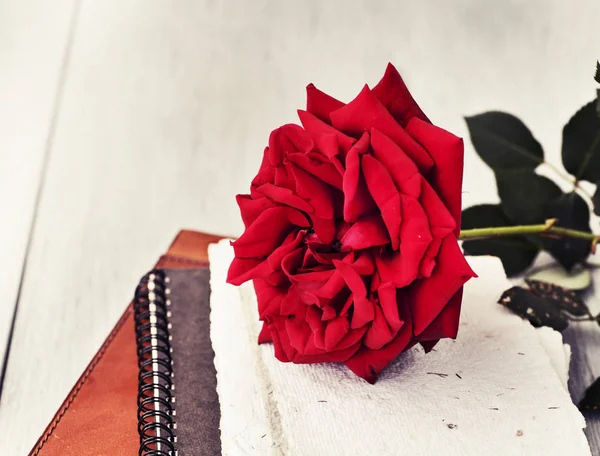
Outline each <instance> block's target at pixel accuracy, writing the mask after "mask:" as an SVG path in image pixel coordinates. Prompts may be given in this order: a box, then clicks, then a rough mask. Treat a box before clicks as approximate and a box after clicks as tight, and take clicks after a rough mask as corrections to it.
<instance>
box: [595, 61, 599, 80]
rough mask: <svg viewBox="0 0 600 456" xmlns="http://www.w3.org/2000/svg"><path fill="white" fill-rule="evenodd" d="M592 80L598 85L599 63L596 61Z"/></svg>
mask: <svg viewBox="0 0 600 456" xmlns="http://www.w3.org/2000/svg"><path fill="white" fill-rule="evenodd" d="M594 80H595V81H596V82H597V83H598V84H600V62H598V61H596V73H594Z"/></svg>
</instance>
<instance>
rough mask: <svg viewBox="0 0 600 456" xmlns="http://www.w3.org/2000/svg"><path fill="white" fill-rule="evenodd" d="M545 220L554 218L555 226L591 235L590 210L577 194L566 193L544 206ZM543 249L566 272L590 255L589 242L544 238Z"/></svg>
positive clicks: (590, 244)
mask: <svg viewBox="0 0 600 456" xmlns="http://www.w3.org/2000/svg"><path fill="white" fill-rule="evenodd" d="M545 218H547V219H550V218H556V219H558V222H557V223H556V226H561V227H563V228H571V229H574V230H578V231H586V232H588V233H591V229H590V210H589V208H588V205H587V203H586V202H585V201H584V199H583V198H582V197H581V196H579V195H578V194H577V193H575V192H572V193H567V194H565V195H562V196H560V197H559V198H557V199H556V200H554V201H552V202H550V203H549V204H547V205H546V211H545ZM543 245H544V248H545V249H547V250H548V251H549V252H550V253H551V254H552V256H553V257H554V258H556V259H557V260H558V262H559V263H560V264H561V265H562V266H563V267H564V268H565V269H567V270H570V269H571V268H573V266H575V265H576V264H577V263H579V262H580V261H582V260H584V259H586V258H587V257H588V255H589V254H590V251H591V247H592V243H591V241H586V240H580V239H573V238H566V237H565V238H560V239H551V238H544V240H543Z"/></svg>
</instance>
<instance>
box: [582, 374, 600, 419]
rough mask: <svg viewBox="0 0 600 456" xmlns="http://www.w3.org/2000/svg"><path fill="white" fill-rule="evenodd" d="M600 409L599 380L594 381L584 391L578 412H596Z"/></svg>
mask: <svg viewBox="0 0 600 456" xmlns="http://www.w3.org/2000/svg"><path fill="white" fill-rule="evenodd" d="M598 407H600V378H597V379H596V380H594V383H592V384H591V385H590V386H589V387H588V389H587V390H586V391H585V394H584V396H583V399H582V400H581V402H580V403H579V410H581V411H582V412H592V411H597V410H598Z"/></svg>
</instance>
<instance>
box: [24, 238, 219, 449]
mask: <svg viewBox="0 0 600 456" xmlns="http://www.w3.org/2000/svg"><path fill="white" fill-rule="evenodd" d="M218 239H220V237H219V236H214V235H210V234H205V233H199V232H194V231H188V230H183V231H181V232H180V233H179V234H178V235H177V237H176V238H175V240H174V241H173V243H172V244H171V246H170V247H169V249H168V251H167V253H166V254H164V255H162V256H161V257H160V259H159V261H158V262H157V264H156V267H157V268H163V269H168V270H170V271H174V270H177V269H184V270H203V271H204V273H203V274H204V275H205V276H206V274H208V270H207V268H208V261H207V260H208V256H207V247H208V245H209V244H210V243H211V242H216V241H217V240H218ZM134 288H135V284H132V291H133V289H134ZM174 315H175V314H174ZM179 315H180V314H179ZM134 320H135V319H134V308H133V305H132V303H130V304H129V305H128V306H127V307H126V309H125V312H124V313H123V315H122V317H121V318H120V319H119V321H118V322H117V324H116V325H115V327H114V329H113V330H112V331H111V333H110V334H109V335H108V337H107V338H106V340H105V342H104V343H103V344H102V346H101V347H100V349H99V350H98V352H97V353H96V355H95V356H94V358H93V359H92V360H91V362H90V363H89V365H88V366H87V368H86V369H85V371H84V372H83V374H82V375H81V377H80V378H79V380H78V381H77V382H76V384H75V385H74V387H73V388H72V390H71V392H70V393H69V394H68V396H67V397H66V398H65V400H64V402H63V404H62V405H61V406H60V408H59V409H58V411H57V412H56V414H55V415H54V417H53V419H52V420H51V421H50V423H49V424H48V426H47V427H46V429H45V431H44V432H43V433H42V435H41V436H40V437H39V439H38V440H37V442H36V444H35V445H34V447H33V448H32V450H31V452H30V453H29V454H30V456H85V455H94V456H97V455H111V456H113V455H117V456H118V455H134V454H138V452H139V451H140V435H139V432H138V403H137V397H138V393H139V391H138V389H139V383H138V378H139V374H140V366H139V364H138V353H137V350H136V347H137V341H136V339H137V337H136V330H135V321H134ZM174 340H176V339H174ZM180 425H181V424H180Z"/></svg>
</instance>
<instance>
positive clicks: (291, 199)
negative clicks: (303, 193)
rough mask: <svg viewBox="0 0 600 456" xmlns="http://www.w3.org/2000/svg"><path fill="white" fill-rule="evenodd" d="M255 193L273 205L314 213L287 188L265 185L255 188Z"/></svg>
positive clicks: (309, 206)
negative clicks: (273, 203) (272, 202)
mask: <svg viewBox="0 0 600 456" xmlns="http://www.w3.org/2000/svg"><path fill="white" fill-rule="evenodd" d="M256 191H257V192H258V193H261V194H262V195H264V196H266V197H267V198H269V199H270V200H271V201H274V202H275V203H279V204H282V205H286V206H290V207H293V208H294V209H298V210H299V211H303V212H308V213H309V214H310V213H311V212H314V210H313V208H312V206H311V205H310V204H308V203H307V202H306V201H305V200H303V199H302V198H300V197H299V196H298V195H295V194H294V192H292V191H291V190H290V189H289V188H283V187H277V186H275V185H273V184H268V183H267V184H264V185H261V186H260V187H257V188H256Z"/></svg>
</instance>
